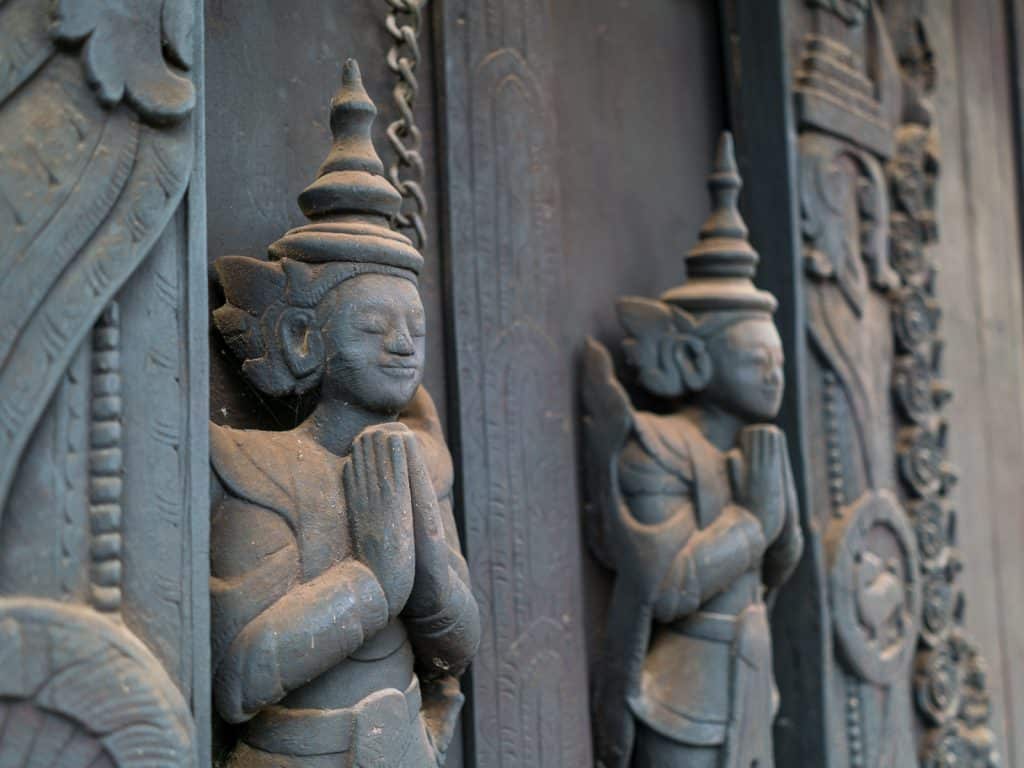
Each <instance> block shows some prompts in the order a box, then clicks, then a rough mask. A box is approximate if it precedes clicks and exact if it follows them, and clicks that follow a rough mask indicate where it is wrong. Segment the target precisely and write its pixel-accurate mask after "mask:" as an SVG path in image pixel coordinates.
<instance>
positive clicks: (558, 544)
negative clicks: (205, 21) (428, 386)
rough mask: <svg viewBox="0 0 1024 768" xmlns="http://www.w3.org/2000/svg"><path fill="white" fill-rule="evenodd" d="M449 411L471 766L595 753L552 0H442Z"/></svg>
mask: <svg viewBox="0 0 1024 768" xmlns="http://www.w3.org/2000/svg"><path fill="white" fill-rule="evenodd" d="M437 18H438V21H439V24H440V29H441V32H442V40H443V42H442V47H441V50H442V51H443V56H444V60H445V72H444V85H443V89H442V94H443V104H444V108H443V114H442V125H443V136H444V146H445V149H444V155H445V177H446V178H445V188H446V190H447V194H448V199H447V201H446V205H445V208H446V214H447V219H446V228H447V241H446V260H447V263H446V269H447V280H448V315H449V318H450V331H451V335H450V349H449V361H450V370H451V376H450V382H451V385H452V391H453V392H454V397H453V401H452V403H451V404H450V407H449V417H450V422H451V424H452V429H451V438H452V439H451V442H452V443H453V446H454V449H455V458H456V466H457V467H458V476H457V480H456V483H457V489H459V493H460V498H461V504H460V510H461V514H462V528H463V533H464V536H465V547H466V554H467V557H468V559H469V563H470V569H471V571H472V579H473V587H474V590H475V592H476V596H477V600H478V601H479V603H480V606H481V610H482V612H483V617H484V622H483V623H484V634H483V642H482V646H481V648H480V652H479V654H478V656H477V659H476V661H475V662H474V665H473V667H472V669H471V673H470V674H471V679H472V682H471V686H470V695H469V699H470V701H469V709H468V713H469V714H468V723H467V730H468V731H469V733H468V734H467V736H468V745H469V749H468V750H467V764H471V765H476V766H480V768H484V766H486V767H487V768H508V767H509V766H521V767H522V768H527V767H529V768H561V767H562V766H584V765H589V764H590V762H591V757H590V731H589V725H588V722H589V718H588V698H589V697H588V688H587V676H586V659H585V643H584V632H585V631H586V629H585V627H584V625H583V616H582V615H581V614H582V607H583V595H582V586H581V542H580V533H579V514H580V512H579V510H580V507H579V501H578V493H577V479H576V470H575V463H574V460H573V451H574V446H573V429H572V422H573V419H574V414H573V405H572V403H573V396H572V389H571V387H572V383H571V382H572V365H573V354H572V348H571V347H570V345H569V344H567V342H566V340H565V338H564V336H563V334H564V333H566V329H564V328H563V325H562V322H561V321H560V307H561V303H562V302H563V301H564V298H565V296H566V292H567V291H569V290H571V289H572V283H571V281H570V277H569V276H568V275H566V274H565V273H564V270H563V260H562V254H561V243H562V239H561V230H560V222H559V185H558V177H557V170H556V160H557V158H556V155H555V153H556V146H557V142H556V140H557V125H556V117H555V110H554V105H553V98H554V93H555V89H554V78H555V71H554V67H553V46H555V45H557V44H558V41H557V40H554V39H552V37H551V20H550V18H549V8H548V4H547V3H545V2H542V0H514V1H513V2H498V1H497V0H487V2H484V3H482V4H481V3H478V2H470V0H447V1H446V2H444V3H443V4H442V5H440V6H439V12H438V17H437Z"/></svg>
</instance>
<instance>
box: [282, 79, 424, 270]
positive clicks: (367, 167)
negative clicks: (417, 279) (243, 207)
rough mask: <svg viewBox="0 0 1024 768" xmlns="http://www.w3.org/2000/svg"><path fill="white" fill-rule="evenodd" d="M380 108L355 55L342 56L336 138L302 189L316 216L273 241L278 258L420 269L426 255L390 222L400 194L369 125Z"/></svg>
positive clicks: (304, 205) (334, 110) (334, 109)
mask: <svg viewBox="0 0 1024 768" xmlns="http://www.w3.org/2000/svg"><path fill="white" fill-rule="evenodd" d="M376 116H377V108H376V106H374V103H373V102H372V101H371V100H370V97H369V96H368V95H367V93H366V89H365V88H363V80H362V76H361V75H360V72H359V65H358V64H357V63H356V61H355V59H349V60H348V61H346V62H345V66H344V68H343V69H342V76H341V88H340V89H338V92H337V93H336V94H335V95H334V98H333V99H331V134H332V135H333V137H334V143H333V145H332V147H331V150H330V152H329V153H328V154H327V159H326V160H324V162H323V165H321V166H320V171H319V174H318V178H317V180H316V181H314V182H313V183H312V184H310V185H309V186H308V187H306V189H305V190H303V191H302V193H301V194H300V195H299V207H300V208H301V209H302V212H303V213H304V214H306V217H307V218H308V219H309V220H310V221H311V222H312V223H310V224H307V225H305V226H302V227H297V228H296V229H293V230H291V231H290V232H288V233H287V234H286V235H285V236H284V237H282V238H281V239H280V240H278V241H277V242H276V243H274V244H273V245H271V246H270V249H269V251H270V255H271V257H273V258H278V259H279V258H285V257H287V258H290V259H295V260H297V261H306V262H326V261H346V262H365V263H376V264H382V265H385V266H390V267H400V268H403V269H408V270H411V271H413V272H416V273H418V272H419V271H420V268H421V267H422V266H423V257H422V256H421V255H420V253H419V252H418V251H417V250H416V249H415V248H414V247H413V245H412V242H411V241H410V240H409V238H407V237H406V236H405V235H403V234H401V233H399V232H395V231H394V230H393V229H392V228H391V225H390V223H389V219H390V217H392V216H394V214H396V213H398V211H399V209H400V208H401V205H402V196H401V195H400V194H399V193H398V190H396V189H395V187H394V185H393V184H392V183H391V182H390V181H389V180H388V179H387V178H385V176H384V165H383V163H381V160H380V156H379V155H378V154H377V150H376V149H374V146H373V139H372V136H371V129H372V127H373V121H374V119H375V118H376Z"/></svg>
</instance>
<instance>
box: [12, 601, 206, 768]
mask: <svg viewBox="0 0 1024 768" xmlns="http://www.w3.org/2000/svg"><path fill="white" fill-rule="evenodd" d="M0 665H2V666H3V669H4V670H5V672H4V675H3V679H2V680H0V717H2V718H3V719H4V720H5V731H4V733H5V738H4V739H3V740H2V741H0V762H3V763H5V764H11V765H40V766H53V768H58V767H59V768H92V767H93V766H96V767H97V768H98V767H99V766H105V767H109V768H181V767H182V766H193V765H197V763H196V755H195V745H194V734H193V727H192V718H191V715H190V713H189V708H188V705H187V704H186V703H185V700H184V698H183V697H182V695H181V692H180V691H179V690H178V689H177V687H175V685H174V683H172V682H171V680H170V679H169V678H168V677H167V673H166V672H164V670H163V668H162V667H161V666H160V662H158V661H157V660H156V658H154V656H153V655H152V653H150V652H149V651H148V650H147V649H146V647H145V646H144V645H143V644H142V643H141V642H139V641H138V640H136V639H135V638H134V636H133V635H131V633H128V632H125V631H124V629H123V628H122V627H121V626H119V625H117V624H114V623H112V622H111V621H109V620H108V619H106V618H101V617H100V616H99V615H97V614H96V613H95V612H93V611H91V610H90V609H88V608H85V607H81V606H73V605H69V604H66V603H65V604H62V603H57V602H52V601H49V600H40V599H31V598H28V599H26V598H22V599H19V598H0Z"/></svg>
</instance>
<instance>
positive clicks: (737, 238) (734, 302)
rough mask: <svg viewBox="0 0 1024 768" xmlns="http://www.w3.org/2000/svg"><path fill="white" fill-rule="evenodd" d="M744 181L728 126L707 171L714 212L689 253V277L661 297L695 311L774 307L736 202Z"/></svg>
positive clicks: (680, 306)
mask: <svg viewBox="0 0 1024 768" xmlns="http://www.w3.org/2000/svg"><path fill="white" fill-rule="evenodd" d="M742 186H743V182H742V181H741V179H740V175H739V172H738V171H737V169H736V157H735V155H734V153H733V141H732V134H731V133H729V132H728V131H725V132H723V133H722V136H721V138H720V139H719V141H718V151H717V153H716V156H715V167H714V170H713V171H712V173H711V175H710V176H709V177H708V191H709V192H710V194H711V207H712V211H711V216H710V217H708V219H707V221H706V222H705V223H704V226H703V227H701V229H700V239H699V240H698V242H697V244H696V245H695V246H694V247H693V248H691V249H690V252H689V253H687V255H686V262H685V264H686V281H685V282H684V283H683V284H682V285H679V286H676V287H675V288H672V289H670V290H668V291H666V292H665V293H664V294H662V296H661V300H662V301H664V302H666V303H668V304H671V305H673V306H675V307H678V308H679V309H682V310H683V311H685V312H690V313H705V312H712V311H715V312H729V311H738V312H743V311H755V312H757V311H761V312H768V313H771V312H774V311H775V307H776V301H775V297H774V296H772V295H771V294H770V293H768V292H766V291H760V290H758V289H757V288H755V287H754V283H753V282H752V278H753V277H754V273H755V271H756V270H757V262H758V255H757V251H755V250H754V249H753V248H752V247H751V245H750V242H749V240H748V239H747V235H748V231H747V225H746V224H744V223H743V217H742V216H740V212H739V208H738V207H737V203H738V201H739V195H740V188H741V187H742Z"/></svg>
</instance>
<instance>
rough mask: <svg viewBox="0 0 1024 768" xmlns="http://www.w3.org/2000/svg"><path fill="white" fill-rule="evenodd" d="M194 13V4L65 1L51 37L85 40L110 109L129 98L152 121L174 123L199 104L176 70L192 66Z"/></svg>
mask: <svg viewBox="0 0 1024 768" xmlns="http://www.w3.org/2000/svg"><path fill="white" fill-rule="evenodd" d="M194 12H195V9H194V7H193V2H192V0H60V2H59V3H58V5H57V10H56V13H55V16H54V23H53V28H52V34H53V37H54V39H55V40H58V41H60V42H62V43H70V44H77V43H81V42H83V41H84V49H83V53H82V60H83V61H84V63H85V69H86V73H87V75H88V78H89V82H90V83H91V84H92V85H93V87H95V89H96V93H97V95H98V96H99V98H100V101H101V102H102V103H103V104H104V105H105V106H107V107H113V106H116V105H117V104H118V103H119V102H120V101H121V100H122V99H125V100H127V101H128V103H130V104H131V105H132V106H133V107H134V108H135V109H137V110H138V112H139V114H141V115H142V116H143V117H144V118H145V119H146V120H148V121H151V122H154V123H167V122H175V121H178V120H180V119H182V118H183V117H185V116H186V115H188V114H189V113H190V112H191V111H192V108H193V107H194V106H195V102H196V95H195V86H193V85H192V81H191V80H190V79H189V78H188V77H185V76H183V75H182V74H181V73H180V72H179V71H175V69H188V68H189V66H190V64H191V62H192V28H193V27H194V25H195V20H194V17H193V14H194ZM165 56H166V58H165Z"/></svg>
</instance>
